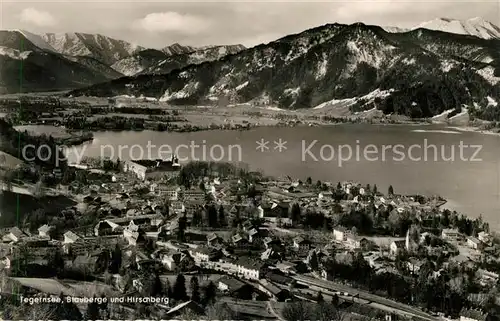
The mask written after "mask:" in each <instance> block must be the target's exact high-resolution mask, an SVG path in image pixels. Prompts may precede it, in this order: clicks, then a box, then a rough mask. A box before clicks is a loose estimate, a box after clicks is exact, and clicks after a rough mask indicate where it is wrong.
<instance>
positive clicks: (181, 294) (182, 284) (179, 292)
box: [172, 274, 187, 301]
mask: <svg viewBox="0 0 500 321" xmlns="http://www.w3.org/2000/svg"><path fill="white" fill-rule="evenodd" d="M172 294H173V297H174V299H175V300H179V301H183V300H186V298H187V293H186V278H185V277H184V275H182V274H179V275H177V279H176V280H175V284H174V288H173V293H172Z"/></svg>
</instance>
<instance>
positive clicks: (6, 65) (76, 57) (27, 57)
mask: <svg viewBox="0 0 500 321" xmlns="http://www.w3.org/2000/svg"><path fill="white" fill-rule="evenodd" d="M243 49H245V47H243V46H242V45H229V46H210V47H201V48H196V47H192V46H182V45H180V44H173V45H170V46H166V47H164V48H162V49H161V50H156V49H148V48H144V47H141V46H138V45H135V44H131V43H128V42H126V41H123V40H116V39H113V38H110V37H107V36H103V35H100V34H86V33H62V34H54V33H47V34H42V35H38V34H34V33H31V32H29V31H25V30H0V93H2V92H3V93H6V92H7V93H9V92H19V91H46V90H65V89H73V88H79V87H85V86H88V85H91V84H95V83H100V82H105V81H109V80H112V79H116V78H119V77H123V76H124V75H127V76H131V75H135V74H138V73H142V74H144V73H156V72H168V71H170V70H172V69H174V68H180V67H184V66H186V65H188V64H194V63H201V62H204V61H212V60H216V59H220V58H221V57H223V56H224V55H226V54H233V53H237V52H238V51H241V50H243Z"/></svg>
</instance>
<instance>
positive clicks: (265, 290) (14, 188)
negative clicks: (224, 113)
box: [0, 153, 500, 321]
mask: <svg viewBox="0 0 500 321" xmlns="http://www.w3.org/2000/svg"><path fill="white" fill-rule="evenodd" d="M6 155H7V157H10V158H12V160H11V161H7V162H4V163H3V165H2V171H3V173H4V174H3V176H2V180H3V182H4V188H3V191H2V193H3V194H2V199H3V200H4V203H7V202H9V203H12V206H16V204H18V206H17V208H18V209H19V208H20V209H21V210H20V211H22V213H19V212H20V211H19V210H18V213H17V215H16V216H15V217H9V215H8V214H7V213H2V217H1V218H2V223H3V225H4V227H3V228H2V232H1V233H2V244H1V248H0V249H1V252H0V267H1V269H2V282H1V283H0V292H1V293H2V297H1V300H2V304H3V306H4V307H5V308H4V309H3V312H2V313H3V316H2V318H3V319H20V318H26V316H29V315H33V316H36V317H37V318H39V319H70V320H77V319H85V320H96V319H125V318H127V319H130V318H131V317H133V318H136V319H162V318H163V319H165V318H169V319H179V318H181V319H203V318H206V317H210V318H214V319H225V320H228V319H245V320H254V319H259V320H262V319H264V320H332V319H335V320H337V319H340V318H341V317H347V318H351V319H360V320H361V319H362V320H365V319H377V320H378V319H384V320H393V319H394V320H395V319H397V320H404V319H417V320H439V319H443V320H444V319H446V320H458V319H460V320H468V321H472V320H476V321H484V320H486V319H489V320H490V319H492V318H495V317H496V313H497V309H496V308H497V306H498V291H497V284H498V280H499V274H498V273H499V271H500V263H499V262H498V260H497V257H498V251H499V244H500V243H499V241H498V239H497V238H496V237H495V235H494V234H493V233H492V234H490V233H489V227H488V224H487V223H486V222H483V221H482V218H481V217H479V218H477V219H470V218H467V217H465V216H464V215H461V214H458V213H456V212H451V211H449V210H447V209H442V205H443V204H444V203H445V201H444V200H443V199H441V198H440V197H437V196H436V197H425V196H422V195H407V196H405V195H399V194H397V192H396V191H395V190H394V188H393V187H392V186H390V187H389V189H388V191H387V192H386V193H382V192H381V191H379V190H378V188H377V186H376V185H373V186H370V185H369V184H367V185H361V184H359V183H355V182H338V183H331V182H321V181H316V182H314V181H313V180H312V179H311V178H305V179H304V180H303V181H301V180H299V179H295V178H292V177H285V178H271V177H267V176H265V173H260V172H251V171H249V170H248V169H247V168H246V167H245V166H243V165H241V166H239V165H234V164H229V163H210V162H190V163H187V164H179V162H178V160H177V158H176V156H175V155H172V157H171V158H169V159H158V160H144V159H142V160H134V161H128V160H123V161H120V160H110V159H102V160H96V159H94V160H89V159H88V160H86V161H85V162H83V163H82V164H74V165H71V164H66V165H65V166H64V167H63V168H62V169H61V168H54V169H52V170H47V165H46V164H41V165H40V163H36V162H32V163H25V162H22V161H20V160H17V162H16V159H15V158H14V157H12V156H10V155H8V154H5V153H4V155H3V156H4V158H5V157H6ZM10 158H9V160H10ZM30 181H31V182H33V184H32V187H31V190H32V192H26V193H24V192H22V190H23V188H22V186H21V184H22V183H23V182H30ZM28 203H30V205H29V206H28ZM40 204H42V205H40ZM43 204H45V205H43ZM24 206H28V207H24ZM21 297H22V298H25V300H26V298H38V299H39V300H42V301H40V302H51V303H42V304H21V302H20V298H21ZM65 298H66V299H65ZM69 298H72V299H69ZM75 298H80V300H77V299H75ZM154 298H160V299H158V300H154ZM43 300H45V301H43ZM51 300H52V301H51ZM158 302H161V303H158Z"/></svg>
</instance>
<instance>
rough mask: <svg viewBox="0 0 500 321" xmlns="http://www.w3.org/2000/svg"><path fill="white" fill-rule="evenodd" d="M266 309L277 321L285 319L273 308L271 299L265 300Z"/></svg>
mask: <svg viewBox="0 0 500 321" xmlns="http://www.w3.org/2000/svg"><path fill="white" fill-rule="evenodd" d="M267 310H268V311H269V312H270V313H271V314H272V315H273V316H274V317H275V318H276V319H278V320H279V321H285V319H283V318H282V317H281V315H280V314H279V313H277V312H276V311H275V310H274V307H273V302H272V301H267Z"/></svg>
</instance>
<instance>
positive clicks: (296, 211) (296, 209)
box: [290, 203, 300, 225]
mask: <svg viewBox="0 0 500 321" xmlns="http://www.w3.org/2000/svg"><path fill="white" fill-rule="evenodd" d="M290 216H291V219H292V223H293V224H294V225H296V224H298V223H299V222H300V205H299V204H297V203H294V204H293V205H292V209H291V210H290Z"/></svg>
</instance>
